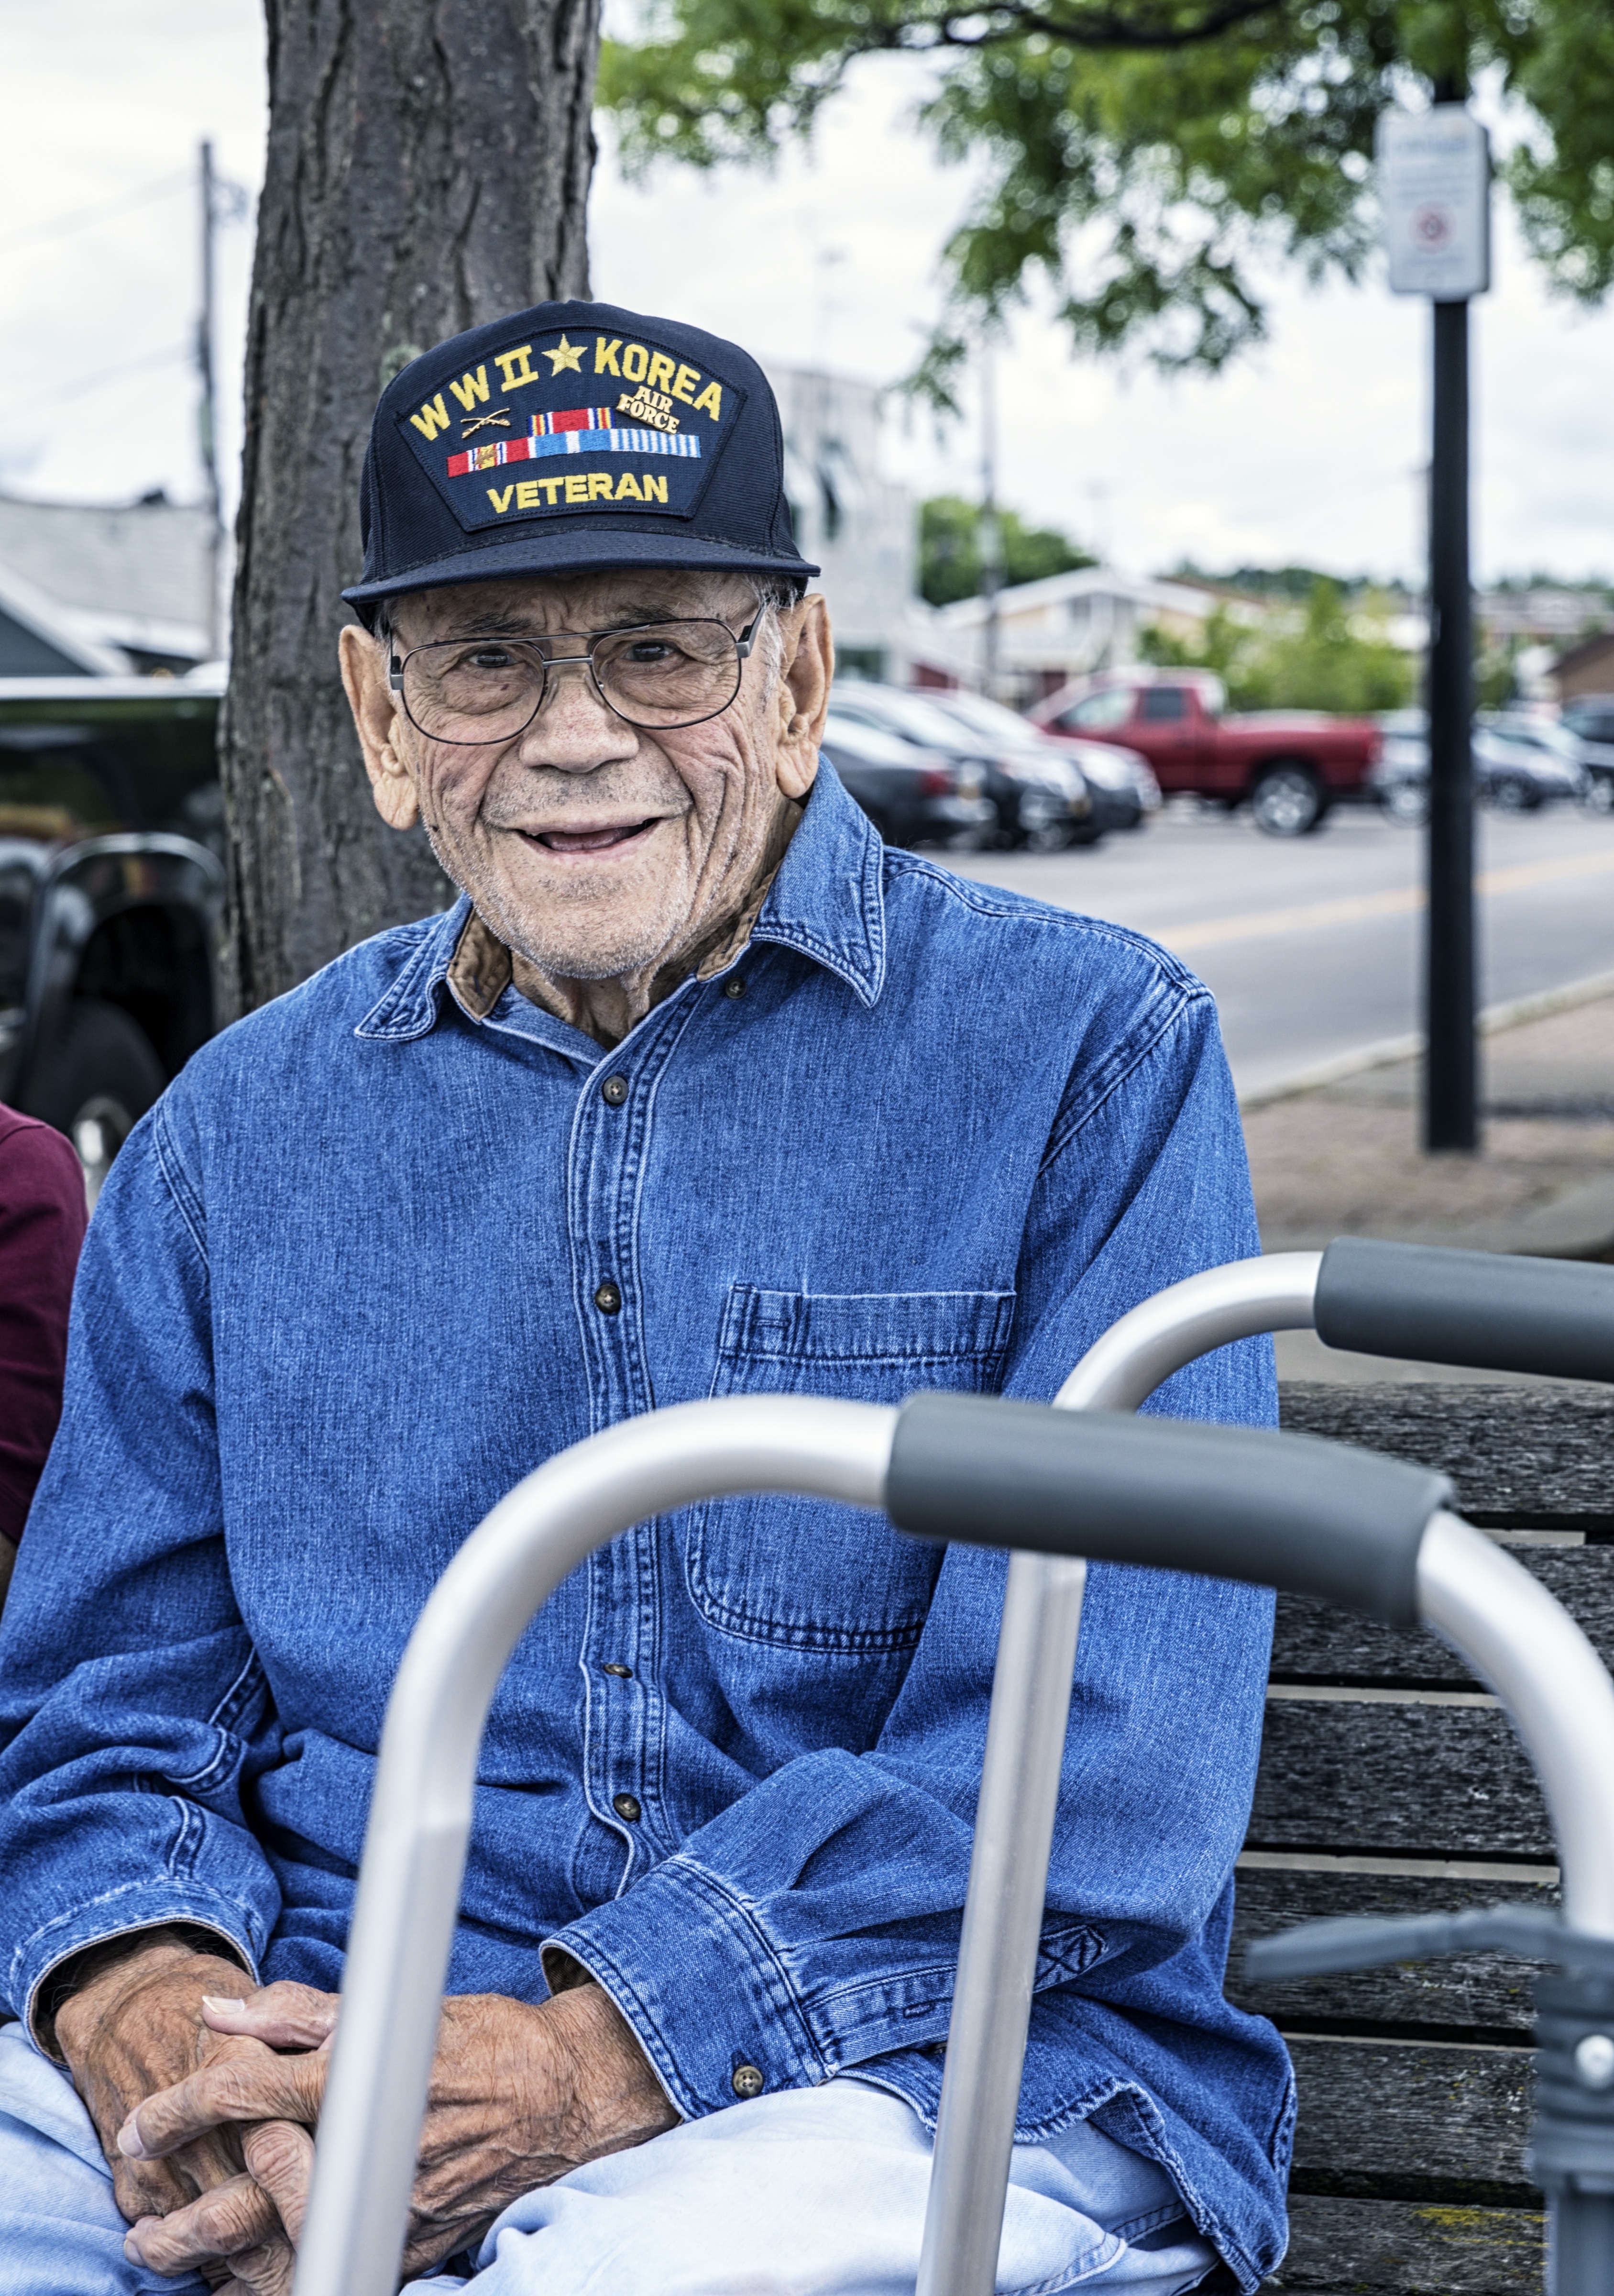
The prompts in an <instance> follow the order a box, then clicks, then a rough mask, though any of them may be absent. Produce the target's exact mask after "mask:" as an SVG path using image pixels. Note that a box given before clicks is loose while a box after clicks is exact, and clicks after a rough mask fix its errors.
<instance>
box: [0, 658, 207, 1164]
mask: <svg viewBox="0 0 1614 2296" xmlns="http://www.w3.org/2000/svg"><path fill="white" fill-rule="evenodd" d="M220 690H221V689H220V685H219V683H218V681H217V676H213V677H211V678H209V676H207V674H205V673H204V674H203V675H202V676H199V677H197V678H184V679H179V678H175V679H160V678H102V677H61V678H0V1100H4V1101H7V1102H9V1103H11V1105H12V1107H13V1108H20V1109H22V1110H24V1111H26V1112H27V1113H28V1114H29V1115H31V1116H40V1117H43V1118H44V1119H45V1122H46V1123H48V1124H53V1125H54V1126H55V1127H56V1128H57V1129H58V1131H61V1132H65V1133H66V1134H67V1136H68V1137H69V1138H70V1140H71V1141H72V1142H73V1144H74V1145H75V1146H76V1147H77V1149H78V1154H79V1158H80V1160H81V1161H82V1162H83V1165H84V1168H85V1178H86V1186H87V1187H88V1190H89V1193H90V1197H91V1201H94V1196H95V1194H96V1193H97V1191H98V1190H99V1188H100V1185H101V1182H102V1179H103V1178H104V1177H105V1175H106V1170H107V1167H108V1166H109V1165H110V1164H111V1160H112V1158H113V1157H114V1156H115V1155H116V1154H117V1152H118V1151H119V1148H120V1147H121V1145H122V1144H123V1142H124V1140H125V1139H126V1138H127V1136H128V1134H129V1131H130V1130H131V1128H132V1127H133V1126H134V1124H135V1119H136V1118H138V1117H140V1116H143V1114H144V1112H145V1111H146V1110H147V1109H148V1108H150V1106H151V1105H152V1102H153V1101H154V1100H155V1099H156V1098H157V1095H158V1094H159V1093H160V1091H161V1090H162V1088H163V1086H164V1085H165V1084H166V1083H167V1082H168V1078H170V1077H172V1076H175V1075H176V1074H177V1073H178V1071H179V1070H180V1069H181V1068H182V1067H183V1066H184V1062H186V1061H187V1060H188V1059H189V1058H190V1056H191V1054H193V1052H194V1051H195V1050H196V1048H197V1046H199V1045H201V1044H203V1043H205V1042H206V1040H207V1038H208V1037H210V1036H211V1035H212V1033H213V1030H214V1029H215V1027H216V1026H217V956H216V951H217V925H218V920H219V915H220V913H221V910H222V908H223V904H224V889H225V869H224V859H223V855H224V800H223V795H222V792H221V791H220V789H219V786H218V775H217V762H216V757H215V742H216V739H217V718H218V705H219V698H220Z"/></svg>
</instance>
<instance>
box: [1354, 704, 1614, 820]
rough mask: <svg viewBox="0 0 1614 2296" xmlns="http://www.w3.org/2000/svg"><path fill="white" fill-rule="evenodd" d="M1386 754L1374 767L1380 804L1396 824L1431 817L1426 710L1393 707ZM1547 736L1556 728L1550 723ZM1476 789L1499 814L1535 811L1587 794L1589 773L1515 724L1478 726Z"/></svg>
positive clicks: (1384, 724)
mask: <svg viewBox="0 0 1614 2296" xmlns="http://www.w3.org/2000/svg"><path fill="white" fill-rule="evenodd" d="M1379 725H1380V728H1381V732H1382V734H1383V736H1384V754H1383V756H1382V758H1381V760H1380V762H1379V764H1378V765H1377V766H1376V767H1374V769H1373V784H1374V788H1375V790H1376V791H1377V793H1378V798H1379V802H1380V804H1381V806H1382V807H1383V808H1384V810H1385V812H1386V813H1387V814H1388V815H1389V817H1390V819H1391V820H1392V821H1405V822H1412V823H1417V822H1421V821H1427V820H1428V819H1429V720H1428V718H1427V717H1426V716H1425V714H1424V712H1423V711H1422V710H1421V709H1393V710H1391V711H1389V714H1388V715H1387V716H1385V717H1381V719H1380V720H1379ZM1542 730H1544V731H1545V732H1546V733H1547V734H1554V733H1556V731H1557V729H1556V727H1554V726H1552V725H1550V724H1549V725H1547V726H1545V727H1544V729H1542ZM1472 758H1473V768H1474V791H1475V794H1476V796H1477V797H1478V798H1479V800H1480V802H1481V804H1483V805H1490V806H1494V807H1495V808H1496V810H1497V811H1498V812H1499V813H1534V812H1536V810H1537V808H1540V807H1541V806H1544V805H1549V804H1552V803H1553V802H1556V801H1560V800H1562V799H1571V800H1573V799H1577V798H1579V797H1580V796H1582V794H1583V793H1584V791H1585V767H1583V766H1582V765H1581V763H1580V762H1579V759H1578V757H1577V755H1575V754H1573V753H1572V752H1571V753H1570V754H1568V755H1566V754H1565V752H1564V750H1563V748H1562V746H1561V744H1560V743H1557V742H1538V741H1536V740H1534V739H1531V740H1528V741H1526V740H1521V739H1519V738H1517V737H1516V736H1515V735H1514V734H1513V732H1512V728H1511V726H1510V728H1509V730H1507V731H1505V732H1504V731H1503V727H1502V726H1501V725H1500V724H1483V725H1476V726H1475V727H1474V732H1473V743H1472Z"/></svg>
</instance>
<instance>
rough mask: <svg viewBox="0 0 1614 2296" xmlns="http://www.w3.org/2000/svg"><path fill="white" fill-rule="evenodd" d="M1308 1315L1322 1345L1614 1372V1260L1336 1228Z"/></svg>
mask: <svg viewBox="0 0 1614 2296" xmlns="http://www.w3.org/2000/svg"><path fill="white" fill-rule="evenodd" d="M1315 1323H1316V1331H1317V1337H1318V1338H1319V1339H1320V1340H1322V1341H1323V1342H1324V1343H1325V1345H1327V1346H1328V1347H1331V1348H1351V1349H1355V1350H1356V1352H1357V1353H1358V1354H1361V1355H1370V1356H1404V1357H1408V1358H1409V1359H1411V1360H1413V1361H1416V1362H1421V1363H1446V1364H1463V1365H1468V1366H1469V1368H1470V1369H1471V1370H1475V1371H1517V1372H1534V1373H1536V1374H1538V1375H1540V1376H1544V1377H1547V1378H1556V1379H1600V1380H1610V1381H1614V1267H1594V1266H1588V1265H1587V1264H1585V1262H1582V1261H1579V1260H1573V1259H1517V1258H1514V1257H1513V1256H1512V1255H1511V1254H1509V1253H1505V1252H1497V1251H1446V1250H1445V1249H1443V1248H1439V1247H1436V1246H1431V1245H1429V1244H1420V1243H1380V1242H1375V1241H1373V1240H1372V1238H1371V1237H1368V1236H1357V1235H1342V1236H1337V1237H1336V1238H1335V1240H1334V1242H1332V1243H1331V1244H1330V1245H1329V1247H1328V1250H1327V1251H1325V1252H1324V1253H1323V1267H1322V1270H1321V1273H1320V1274H1319V1275H1318V1277H1317V1291H1316V1302H1315Z"/></svg>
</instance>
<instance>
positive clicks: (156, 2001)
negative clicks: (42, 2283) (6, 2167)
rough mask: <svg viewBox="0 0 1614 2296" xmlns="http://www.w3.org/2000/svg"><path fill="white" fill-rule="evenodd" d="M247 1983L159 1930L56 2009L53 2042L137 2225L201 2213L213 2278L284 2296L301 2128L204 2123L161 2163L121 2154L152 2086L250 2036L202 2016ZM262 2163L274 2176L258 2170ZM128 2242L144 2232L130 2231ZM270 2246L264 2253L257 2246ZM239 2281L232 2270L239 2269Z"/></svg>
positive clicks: (244, 2291) (234, 2287)
mask: <svg viewBox="0 0 1614 2296" xmlns="http://www.w3.org/2000/svg"><path fill="white" fill-rule="evenodd" d="M245 1984H246V1979H245V1977H244V1975H243V1973H242V1970H241V1968H240V1967H239V1966H238V1964H236V1963H235V1962H233V1961H230V1960H227V1959H225V1957H224V1956H222V1955H217V1956H216V1955H213V1954H208V1953H198V1952H196V1951H194V1950H193V1948H191V1947H189V1946H188V1945H184V1944H182V1943H179V1942H176V1940H175V1939H173V1938H172V1937H170V1936H168V1935H167V1934H165V1933H164V1932H162V1931H152V1934H151V1937H150V1939H148V1940H145V1941H143V1942H142V1943H140V1944H138V1945H136V1946H135V1947H133V1948H131V1950H130V1951H129V1952H128V1953H127V1954H126V1955H125V1956H123V1957H122V1958H121V1959H120V1960H118V1961H116V1962H113V1963H112V1964H111V1965H110V1966H108V1967H106V1968H104V1969H102V1971H101V1972H99V1973H98V1974H97V1975H95V1976H94V1977H91V1978H90V1979H88V1980H86V1983H85V1984H83V1985H82V1986H81V1987H80V1988H79V1989H78V1991H77V1992H76V1993H74V1994H72V1995H70V1997H69V1998H68V1999H67V2000H66V2001H64V2002H63V2003H62V2005H61V2008H60V2009H59V2010H58V2012H57V2013H56V2025H55V2038H56V2043H57V2046H58V2047H59V2048H60V2049H61V2054H62V2055H63V2056H64V2057H65V2058H66V2060H67V2066H68V2071H70V2073H71V2075H72V2077H73V2085H74V2087H76V2088H77V2089H78V2094H79V2095H80V2096H81V2097H82V2098H83V2099H84V2102H85V2104H86V2108H87V2110H88V2112H89V2115H90V2118H91V2120H93V2121H94V2124H95V2133H96V2135H97V2136H99V2137H100V2139H101V2146H102V2152H103V2153H105V2154H106V2157H107V2159H108V2161H110V2162H111V2168H112V2192H113V2196H114V2198H115V2199H116V2201H117V2202H118V2206H119V2209H120V2210H122V2212H123V2214H124V2215H125V2216H126V2217H127V2218H129V2219H130V2221H131V2222H132V2223H138V2224H143V2225H148V2226H149V2225H152V2224H154V2223H157V2222H158V2221H160V2219H162V2218H166V2217H168V2216H169V2215H171V2214H179V2215H181V2216H185V2217H189V2218H193V2220H194V2218H195V2214H196V2212H197V2211H198V2210H200V2211H201V2214H202V2216H203V2218H205V2220H206V2221H207V2222H208V2224H209V2226H210V2229H211V2234H212V2244H211V2245H210V2246H209V2247H208V2248H207V2249H206V2250H205V2251H203V2252H204V2253H205V2255H206V2257H207V2258H208V2259H210V2260H211V2259H222V2258H224V2257H226V2256H232V2255H234V2257H235V2259H236V2260H235V2261H234V2262H233V2264H232V2265H231V2266H230V2267H222V2268H221V2267H218V2266H217V2264H214V2265H213V2267H212V2268H211V2269H209V2271H208V2275H207V2276H208V2277H209V2279H210V2280H211V2281H212V2282H213V2284H215V2285H216V2286H222V2287H224V2288H225V2289H227V2290H228V2291H229V2292H230V2296H282V2292H283V2290H285V2289H289V2287H290V2285H291V2248H290V2245H289V2244H288V2242H287V2240H286V2237H285V2235H284V2233H283V2227H282V2220H281V2218H280V2216H279V2214H278V2213H277V2211H276V2209H275V2205H274V2198H273V2197H272V2185H273V2181H274V2180H280V2181H284V2172H283V2155H284V2153H286V2151H287V2149H288V2147H289V2146H290V2145H291V2144H292V2143H293V2142H294V2141H295V2140H296V2139H298V2138H301V2140H302V2142H303V2143H304V2144H306V2143H307V2137H306V2136H305V2135H304V2133H303V2132H302V2131H301V2130H291V2129H285V2128H281V2129H266V2128H254V2127H240V2128H233V2127H232V2128H207V2129H200V2130H198V2131H197V2133H196V2134H195V2136H193V2138H192V2139H191V2140H190V2141H188V2142H187V2143H185V2144H180V2145H176V2146H174V2147H173V2148H171V2149H170V2150H169V2151H168V2153H167V2154H166V2155H165V2156H164V2157H163V2158H162V2159H160V2160H159V2159H155V2158H152V2159H142V2158H139V2157H135V2158H130V2157H128V2156H127V2155H126V2154H125V2153H122V2152H120V2151H119V2146H118V2135H119V2130H120V2129H121V2128H123V2127H124V2125H125V2123H126V2121H127V2118H128V2115H129V2113H130V2112H132V2111H133V2109H134V2108H135V2105H137V2104H138V2103H140V2102H141V2100H142V2099H143V2097H146V2096H149V2095H151V2093H152V2090H153V2089H166V2088H168V2087H170V2086H171V2085H172V2084H173V2083H174V2082H176V2081H181V2080H184V2079H186V2078H187V2077H189V2076H191V2075H193V2074H194V2073H196V2072H198V2071H201V2069H202V2068H203V2067H204V2066H206V2065H208V2064H209V2063H211V2062H213V2061H214V2060H215V2059H217V2058H219V2057H221V2056H227V2055H230V2054H235V2053H239V2052H240V2051H241V2050H242V2048H243V2047H247V2046H250V2047H251V2048H252V2049H253V2050H255V2051H256V2052H257V2053H258V2054H267V2052H266V2051H263V2050H262V2049H261V2047H260V2046H259V2045H258V2044H256V2043H253V2044H243V2043H242V2042H239V2041H234V2040H232V2039H230V2038H227V2037H226V2035H225V2033H224V2032H218V2031H214V2030H210V2029H209V2026H208V2024H207V2023H206V2022H205V2021H204V2010H203V2003H204V2002H205V2001H206V2000H207V1998H208V1997H209V1996H210V1995H217V1996H223V1995H228V1994H239V1993H241V1992H242V1989H243V1988H244V1987H245ZM254 2160H256V2161H257V2162H258V2164H259V2165H262V2166H264V2167H265V2168H266V2171H267V2174H268V2177H269V2179H270V2180H271V2181H270V2183H267V2184H260V2183H259V2181H258V2178H257V2177H256V2176H255V2175H254V2174H250V2173H248V2170H249V2169H250V2168H251V2167H252V2165H253V2162H254ZM130 2238H131V2239H133V2238H134V2235H133V2234H131V2235H130ZM259 2251H261V2253H260V2252H259ZM232 2272H233V2277H231V2273H232Z"/></svg>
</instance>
